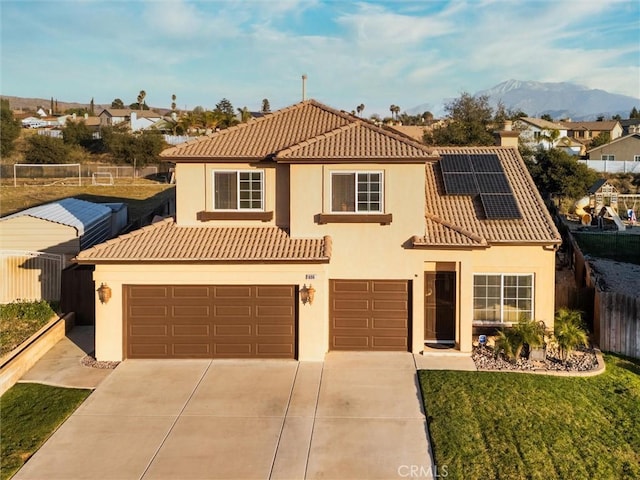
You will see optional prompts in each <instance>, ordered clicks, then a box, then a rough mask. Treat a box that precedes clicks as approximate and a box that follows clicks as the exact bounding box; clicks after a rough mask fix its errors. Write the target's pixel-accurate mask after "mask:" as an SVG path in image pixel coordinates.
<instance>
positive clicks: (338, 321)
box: [329, 280, 409, 352]
mask: <svg viewBox="0 0 640 480" xmlns="http://www.w3.org/2000/svg"><path fill="white" fill-rule="evenodd" d="M329 284H330V289H331V292H330V301H331V308H330V313H329V315H330V326H329V343H330V345H329V348H330V349H331V350H401V351H405V352H406V351H407V350H408V349H409V288H408V287H409V283H408V282H407V281H406V280H330V281H329Z"/></svg>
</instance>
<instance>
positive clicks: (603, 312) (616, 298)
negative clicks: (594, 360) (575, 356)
mask: <svg viewBox="0 0 640 480" xmlns="http://www.w3.org/2000/svg"><path fill="white" fill-rule="evenodd" d="M594 310H595V312H594V313H595V315H594V316H595V319H594V320H595V321H594V330H595V331H594V334H595V337H596V338H597V339H599V345H600V348H601V349H602V350H604V351H608V352H614V353H620V354H622V355H626V356H628V357H634V358H640V298H638V297H630V296H628V295H623V294H621V293H616V292H601V291H599V290H597V289H596V295H595V309H594Z"/></svg>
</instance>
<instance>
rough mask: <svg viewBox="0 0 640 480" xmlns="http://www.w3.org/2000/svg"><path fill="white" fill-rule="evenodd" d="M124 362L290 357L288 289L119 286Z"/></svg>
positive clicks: (292, 351) (291, 317)
mask: <svg viewBox="0 0 640 480" xmlns="http://www.w3.org/2000/svg"><path fill="white" fill-rule="evenodd" d="M123 290H124V292H123V294H124V305H125V313H126V314H125V329H126V330H125V331H126V335H125V352H126V356H127V358H249V357H250V358H295V355H296V351H295V345H296V335H295V330H296V329H295V287H294V286H291V285H125V286H124V287H123Z"/></svg>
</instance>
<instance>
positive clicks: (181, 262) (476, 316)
mask: <svg viewBox="0 0 640 480" xmlns="http://www.w3.org/2000/svg"><path fill="white" fill-rule="evenodd" d="M162 156H163V157H164V158H165V159H167V160H170V161H172V162H175V163H176V177H177V210H176V218H175V220H173V219H167V220H164V221H161V222H158V223H155V224H153V225H151V226H148V227H144V228H142V229H140V230H138V231H134V232H132V233H129V234H127V235H124V236H121V237H119V238H117V239H114V240H111V241H109V242H106V243H104V244H101V245H98V246H95V247H93V248H90V249H88V250H85V251H83V252H81V253H80V254H79V255H78V257H77V261H78V262H79V263H83V264H95V272H94V279H95V281H96V285H101V286H104V288H105V289H107V288H108V289H109V292H110V294H111V297H110V299H109V300H108V301H107V302H105V303H103V304H101V303H100V302H96V355H97V358H98V359H100V360H121V359H123V358H197V357H208V358H211V357H213V358H221V357H222V358H224V357H227V358H229V357H232V358H244V357H263V358H264V357H283V358H298V359H301V360H322V359H323V358H324V355H325V353H326V352H328V351H331V350H365V351H375V350H401V351H410V352H415V353H419V352H422V351H423V350H424V347H425V344H427V343H431V342H433V343H448V344H451V345H452V346H453V348H456V349H458V350H460V351H463V352H468V351H470V350H471V348H472V342H473V331H474V327H482V326H496V325H508V324H510V323H511V322H515V321H517V320H518V319H519V318H520V317H521V316H527V317H531V318H535V319H537V320H542V321H544V322H546V324H547V325H548V326H551V325H552V322H553V317H554V280H555V249H556V247H557V245H558V244H559V243H560V236H559V234H558V232H557V230H556V228H555V226H554V224H553V221H552V219H551V217H550V216H549V214H548V213H547V210H546V208H545V206H544V204H543V202H542V200H541V198H540V196H539V194H538V192H537V190H536V187H535V185H534V183H533V181H532V180H531V177H530V176H529V174H528V172H527V169H526V167H525V164H524V162H523V161H522V159H521V158H520V156H519V154H518V151H517V149H515V148H507V147H468V148H464V147H458V148H437V149H433V148H429V147H426V146H425V145H423V144H421V143H419V142H416V141H413V140H411V139H410V138H408V137H406V136H403V135H400V134H397V133H394V132H392V131H390V130H387V129H384V128H380V127H377V126H375V125H373V124H371V123H370V122H368V121H366V120H362V119H360V118H357V117H355V116H352V115H349V114H347V113H344V112H341V111H337V110H334V109H332V108H329V107H327V106H325V105H323V104H320V103H318V102H316V101H314V100H308V101H304V102H301V103H298V104H296V105H293V106H291V107H289V108H285V109H283V110H279V111H277V112H274V113H271V114H267V115H265V116H264V117H262V118H259V119H255V120H251V121H249V122H248V123H245V124H241V125H238V126H235V127H232V128H229V129H227V130H223V131H220V132H216V133H213V134H211V135H209V136H206V137H200V138H198V139H196V140H192V141H190V142H187V143H184V144H181V145H178V146H176V147H172V148H169V149H167V150H165V151H164V152H163V153H162Z"/></svg>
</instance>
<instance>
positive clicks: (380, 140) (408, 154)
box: [275, 120, 433, 162]
mask: <svg viewBox="0 0 640 480" xmlns="http://www.w3.org/2000/svg"><path fill="white" fill-rule="evenodd" d="M430 157H433V155H432V153H431V149H429V148H427V147H426V146H425V145H424V144H422V143H419V142H416V141H415V140H411V139H409V138H407V137H405V136H403V135H399V134H397V133H393V132H391V131H388V130H385V129H383V128H380V127H377V126H375V125H373V124H371V123H369V122H363V121H360V120H357V121H355V122H353V123H349V124H347V125H344V126H342V127H338V128H336V129H334V130H332V131H330V132H327V133H324V134H321V135H318V136H316V137H315V138H312V139H310V140H307V141H304V142H301V143H298V144H296V145H294V146H292V147H290V148H287V149H285V150H281V151H280V152H278V154H277V155H276V157H275V158H276V161H278V160H281V159H283V160H292V159H296V160H302V159H305V160H314V159H315V160H322V161H323V162H324V161H327V160H328V161H331V160H336V159H340V160H351V161H353V160H358V161H371V160H381V159H384V160H389V159H413V160H415V161H424V160H425V159H426V158H430Z"/></svg>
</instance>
